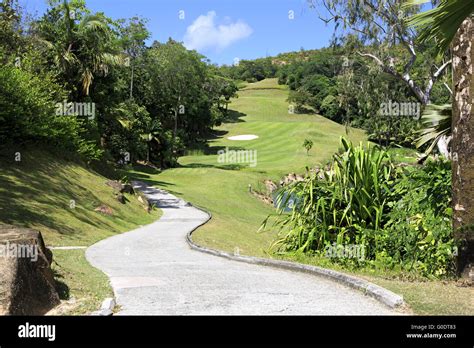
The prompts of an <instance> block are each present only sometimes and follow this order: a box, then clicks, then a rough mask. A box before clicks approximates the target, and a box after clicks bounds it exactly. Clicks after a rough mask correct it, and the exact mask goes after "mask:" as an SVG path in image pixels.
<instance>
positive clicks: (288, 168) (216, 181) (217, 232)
mask: <svg viewBox="0 0 474 348" xmlns="http://www.w3.org/2000/svg"><path fill="white" fill-rule="evenodd" d="M287 95H288V91H287V90H286V88H285V87H284V86H278V85H277V83H276V80H275V79H269V80H264V81H261V82H258V83H253V84H248V85H246V86H245V87H244V88H243V89H242V90H241V91H240V92H239V98H237V99H234V100H233V102H232V104H231V105H230V109H231V110H232V112H231V120H229V122H227V123H225V124H224V125H222V126H221V127H219V128H217V130H216V134H217V135H218V136H217V137H216V138H214V139H211V140H210V141H209V148H206V149H200V150H190V151H189V152H188V155H187V156H184V157H182V158H180V161H179V162H180V165H181V167H180V168H174V169H170V170H166V171H163V172H161V173H155V174H150V173H144V172H140V171H135V172H133V175H135V176H136V177H138V178H141V179H144V180H148V181H150V182H151V183H153V184H155V185H157V186H158V187H161V188H164V189H166V190H168V191H170V192H172V193H174V194H176V195H178V196H181V197H183V198H185V199H186V200H188V201H190V202H192V203H193V204H195V205H198V206H201V207H203V208H205V209H206V210H208V211H210V212H211V213H212V215H213V219H212V220H211V221H210V222H208V223H207V224H206V225H204V226H203V227H201V228H200V229H199V230H197V231H196V232H195V233H194V235H193V238H194V240H195V241H196V242H197V243H199V244H202V245H205V246H208V247H211V248H216V249H221V250H225V251H231V252H232V251H235V250H236V249H237V248H238V250H239V252H240V253H241V254H243V255H254V256H266V257H273V255H267V253H266V251H268V247H269V246H270V244H271V242H272V241H273V240H274V239H275V236H276V235H275V232H271V231H268V232H264V233H257V230H258V229H259V227H260V225H261V223H262V221H263V220H264V219H265V217H266V216H267V215H268V214H271V213H274V210H273V208H272V207H270V206H268V205H266V204H264V203H263V202H261V201H260V200H258V199H257V198H256V197H255V196H254V195H252V194H251V193H249V189H248V186H249V185H251V186H252V189H256V190H259V191H261V190H262V189H263V187H264V186H263V180H264V179H267V178H269V179H273V180H278V179H279V178H281V177H282V176H284V175H286V174H288V173H290V172H296V173H300V174H303V173H304V172H305V167H306V166H309V167H314V166H316V165H321V164H325V163H326V162H327V161H328V160H329V159H330V158H331V156H332V155H333V154H334V153H335V152H336V151H337V150H338V146H339V138H340V136H343V135H344V136H348V137H349V138H350V139H351V140H352V141H354V142H359V141H362V140H365V136H364V132H362V131H361V130H357V129H350V131H349V134H348V135H347V134H346V129H345V127H344V126H342V125H339V124H337V123H334V122H332V121H330V120H328V119H325V118H323V117H321V116H316V115H297V114H289V113H288V103H287V102H286V98H287ZM242 134H255V135H258V136H259V138H258V139H256V140H250V141H230V140H228V139H227V137H229V136H234V135H242ZM306 138H308V139H311V140H312V141H313V142H314V146H313V148H312V150H311V151H310V153H309V156H307V155H306V151H305V149H304V148H303V141H304V139H306ZM226 147H228V148H229V149H234V150H237V149H245V150H257V160H258V163H257V166H256V167H254V168H250V167H248V166H245V165H235V164H234V165H232V164H229V163H227V164H223V163H219V162H218V156H217V151H218V150H221V149H225V148H226ZM392 152H393V153H394V155H395V156H396V157H397V158H396V160H397V161H407V162H410V161H409V160H410V158H408V157H412V156H413V154H414V152H413V151H405V150H403V149H400V150H393V151H392ZM287 258H288V259H291V257H287ZM296 261H298V262H303V263H312V264H318V260H316V259H312V258H310V257H303V258H300V259H298V260H296ZM324 266H326V267H335V268H337V267H336V266H332V265H324ZM358 274H359V275H361V276H364V277H367V278H368V279H370V280H371V281H373V282H375V283H378V284H380V285H382V286H385V287H386V288H388V289H391V290H393V291H395V292H397V293H400V294H401V295H403V296H404V297H405V299H406V301H407V302H408V304H409V305H410V306H411V308H412V309H413V311H414V312H415V313H419V314H466V313H470V314H472V313H473V305H472V301H471V299H472V290H469V289H465V288H460V287H457V286H456V285H455V284H454V283H453V282H447V283H444V282H439V281H430V282H408V281H401V280H395V279H386V278H388V277H387V276H386V275H383V274H369V275H367V274H365V273H363V272H358ZM444 291H447V292H448V293H449V294H450V295H449V296H446V292H444ZM470 291H471V292H470ZM470 294H471V295H470ZM469 295H470V296H469Z"/></svg>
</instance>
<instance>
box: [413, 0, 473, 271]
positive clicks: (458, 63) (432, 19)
mask: <svg viewBox="0 0 474 348" xmlns="http://www.w3.org/2000/svg"><path fill="white" fill-rule="evenodd" d="M424 2H428V1H427V0H410V1H409V4H411V5H420V4H421V3H424ZM473 12H474V1H472V0H467V1H466V0H441V1H439V3H438V6H437V7H435V8H433V9H431V10H429V11H425V12H422V13H419V14H417V15H415V16H413V17H412V18H410V19H409V21H408V22H409V24H411V25H413V26H414V27H415V28H417V29H418V30H419V33H420V36H419V38H420V39H421V41H428V40H434V41H435V42H436V47H437V51H438V53H439V54H444V53H445V52H446V50H447V49H448V48H449V46H451V52H452V55H453V65H452V67H453V107H452V123H451V129H452V144H451V157H452V171H453V230H454V236H455V238H456V240H457V241H458V242H459V244H460V248H459V254H458V257H457V270H458V273H459V274H460V275H469V273H470V272H471V269H472V267H473V265H472V263H473V262H474V259H473V255H474V117H473V116H472V112H471V107H472V97H473V96H472V89H474V85H473V80H472V73H473V71H472V69H473V68H472V63H473V59H474V51H473V50H474V45H473V41H472V40H473V32H474V23H473Z"/></svg>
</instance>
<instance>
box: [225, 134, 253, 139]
mask: <svg viewBox="0 0 474 348" xmlns="http://www.w3.org/2000/svg"><path fill="white" fill-rule="evenodd" d="M227 139H229V140H254V139H258V135H254V134H244V135H235V136H233V137H228V138H227Z"/></svg>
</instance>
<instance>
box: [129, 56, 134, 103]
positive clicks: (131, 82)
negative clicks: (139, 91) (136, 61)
mask: <svg viewBox="0 0 474 348" xmlns="http://www.w3.org/2000/svg"><path fill="white" fill-rule="evenodd" d="M133 75H134V69H133V63H132V76H131V78H130V99H133V77H134V76H133Z"/></svg>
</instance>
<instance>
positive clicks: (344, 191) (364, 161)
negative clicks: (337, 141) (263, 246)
mask: <svg viewBox="0 0 474 348" xmlns="http://www.w3.org/2000/svg"><path fill="white" fill-rule="evenodd" d="M341 145H342V153H340V154H336V155H335V156H334V159H333V161H332V163H331V164H330V166H329V168H328V170H327V171H324V172H323V173H317V174H314V175H312V176H311V177H310V178H309V179H307V180H306V181H304V182H301V183H297V184H294V185H292V186H290V187H289V188H288V190H286V192H287V194H286V196H285V197H292V196H294V197H297V201H298V202H299V203H298V204H297V205H296V206H295V209H294V210H293V212H292V213H291V214H289V215H282V214H283V212H281V211H280V215H281V216H282V219H281V220H279V222H277V225H279V226H280V228H282V231H284V228H287V230H289V231H288V232H287V233H286V234H285V235H284V236H283V237H282V238H280V239H278V240H277V241H276V243H275V244H274V247H276V248H277V249H279V250H285V251H288V250H299V251H310V250H317V251H322V250H323V249H324V248H325V247H326V245H328V244H331V243H333V242H336V243H338V244H341V243H353V242H355V243H357V242H360V241H361V240H360V237H361V235H360V231H361V230H363V229H372V230H378V229H379V228H380V226H381V224H382V222H383V220H384V212H385V210H386V200H387V197H388V193H389V190H390V188H389V185H390V184H391V183H392V182H393V177H394V175H395V172H394V167H393V165H392V164H391V162H390V157H389V154H388V153H387V152H386V151H384V150H381V149H379V148H378V147H376V146H371V145H367V147H365V148H364V147H363V146H362V144H361V145H360V146H358V147H355V146H353V145H352V144H351V143H350V142H348V141H347V140H346V139H344V138H342V139H341ZM321 175H322V178H321ZM283 192H285V191H283ZM283 192H282V193H281V197H283V194H284V193H283ZM281 197H280V199H282V198H281ZM283 206H286V204H284V205H283Z"/></svg>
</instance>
